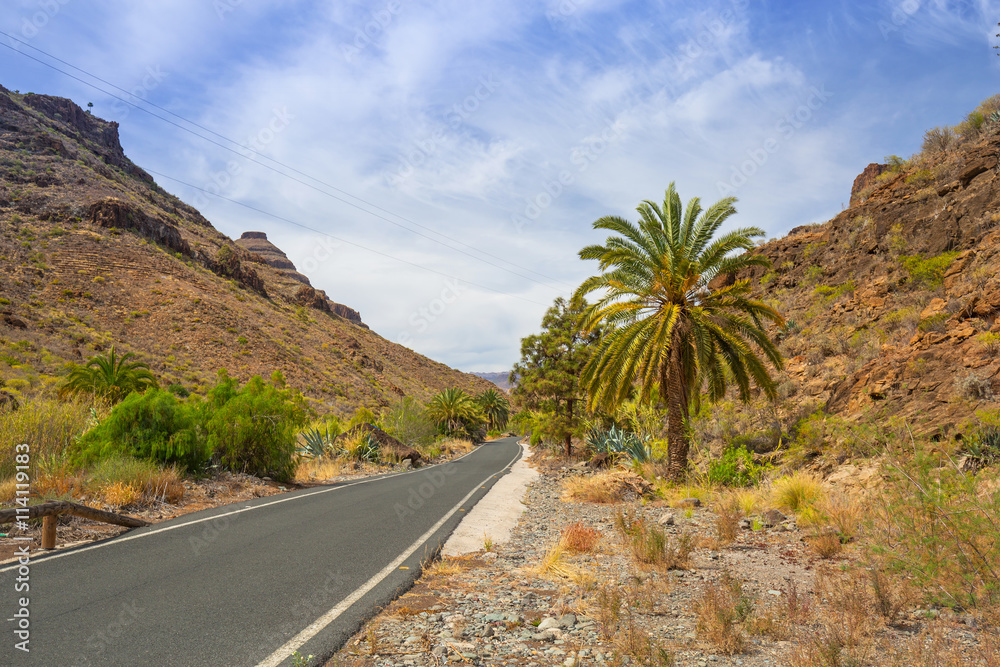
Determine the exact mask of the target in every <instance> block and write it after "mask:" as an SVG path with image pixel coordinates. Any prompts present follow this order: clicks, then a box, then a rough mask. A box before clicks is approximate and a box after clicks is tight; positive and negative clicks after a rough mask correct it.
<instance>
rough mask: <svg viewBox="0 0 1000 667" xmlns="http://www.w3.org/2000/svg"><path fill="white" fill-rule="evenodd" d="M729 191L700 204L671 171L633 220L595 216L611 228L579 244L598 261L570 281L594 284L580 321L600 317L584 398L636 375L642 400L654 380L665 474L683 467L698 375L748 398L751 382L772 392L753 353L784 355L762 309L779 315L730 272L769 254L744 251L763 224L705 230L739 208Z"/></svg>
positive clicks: (717, 389)
mask: <svg viewBox="0 0 1000 667" xmlns="http://www.w3.org/2000/svg"><path fill="white" fill-rule="evenodd" d="M735 202H736V199H735V198H733V197H726V198H724V199H720V200H719V201H718V202H716V203H715V204H713V205H712V206H711V207H709V208H708V209H707V210H704V211H703V210H702V208H701V204H700V202H699V200H698V199H697V198H694V199H692V200H690V201H689V202H688V205H687V208H683V207H682V204H681V200H680V196H679V195H678V194H677V191H676V189H675V187H674V184H673V183H671V184H670V187H668V188H667V191H666V195H665V197H664V201H663V205H662V207H661V206H659V205H657V204H656V203H654V202H651V201H648V200H647V201H644V202H643V203H641V204H640V205H639V206H638V208H637V210H638V212H639V216H640V220H639V222H638V224H633V223H631V222H629V221H628V220H625V219H624V218H620V217H616V216H606V217H603V218H600V219H599V220H597V221H596V222H594V228H595V229H607V230H609V231H611V232H614V235H613V236H609V237H608V238H607V240H606V241H605V243H604V245H592V246H588V247H586V248H584V249H583V250H581V251H580V257H581V258H582V259H595V260H597V261H598V262H599V263H600V270H601V273H600V274H599V275H596V276H592V277H590V278H588V279H587V280H585V281H584V282H583V284H582V285H581V286H580V287H579V289H577V292H576V296H575V298H583V297H585V296H586V295H588V294H591V293H592V292H595V291H596V292H600V299H599V300H598V301H597V302H596V303H594V305H593V306H592V307H591V308H589V309H588V311H587V313H586V317H585V320H584V328H585V329H588V330H592V329H594V328H596V327H598V326H603V327H605V332H604V338H603V340H602V341H601V343H600V344H599V345H598V346H597V348H596V349H595V351H594V354H593V356H592V357H591V358H590V360H589V361H588V363H587V365H586V366H585V367H584V369H583V373H582V377H581V382H582V384H583V386H584V387H585V388H586V389H587V392H588V394H589V396H590V405H591V407H593V408H600V409H609V411H610V410H611V409H614V408H615V407H616V406H618V405H619V404H621V403H622V401H624V400H625V399H626V398H628V396H629V394H630V393H631V392H632V391H633V387H635V386H637V388H638V390H639V394H640V400H648V398H649V397H650V395H651V393H652V390H653V388H654V387H658V388H659V392H660V397H661V398H665V399H666V403H667V443H668V446H667V449H668V459H669V468H668V470H669V474H670V476H671V477H672V478H673V479H680V478H681V477H682V476H683V475H684V473H685V471H686V469H687V460H688V446H689V440H690V433H689V430H688V416H689V414H690V410H691V408H692V406H694V407H695V408H696V407H697V403H698V401H699V399H700V397H701V389H702V387H703V386H705V387H706V390H707V395H708V398H709V399H710V400H718V399H719V398H722V397H723V396H724V395H725V393H726V390H727V388H728V386H729V385H730V384H735V385H736V387H737V388H738V389H739V394H740V398H741V399H742V400H744V401H748V400H749V399H750V389H751V382H752V383H754V384H756V385H757V386H758V387H760V388H761V389H762V390H763V391H764V393H765V394H766V395H767V396H768V397H769V398H772V399H773V398H774V397H775V395H776V391H775V384H774V381H773V380H772V379H771V376H770V374H769V373H768V370H767V367H766V366H765V364H764V362H763V361H762V360H761V356H763V357H765V358H766V359H767V360H768V361H770V362H771V364H772V365H773V366H774V367H775V368H777V369H780V368H781V367H782V365H783V360H782V358H781V353H780V352H779V351H778V349H777V347H776V346H775V345H774V343H773V342H772V341H771V339H770V338H769V337H768V335H767V333H766V332H765V331H764V324H763V321H764V320H769V321H771V322H773V323H775V324H777V325H779V326H784V319H783V318H782V317H781V315H780V314H779V313H778V312H777V311H775V310H774V309H773V308H771V307H770V306H767V305H766V304H764V303H761V302H759V301H755V300H753V299H751V298H750V289H751V288H750V282H749V280H747V279H741V280H735V279H734V276H735V275H736V274H737V273H738V272H740V271H742V270H744V269H746V268H748V267H751V266H764V267H767V266H770V262H769V261H768V260H767V258H765V257H763V256H761V255H754V254H751V253H750V252H749V251H750V250H752V249H753V248H754V243H753V238H754V237H758V236H763V234H764V232H763V230H761V229H759V228H756V227H745V228H738V229H734V230H732V231H729V232H727V233H725V234H722V235H721V236H719V237H718V238H714V237H715V235H716V232H718V230H719V228H720V227H721V226H722V224H723V223H724V222H725V221H726V219H728V218H729V217H730V216H731V215H733V214H734V213H735V212H736V209H735V207H734V204H735ZM716 279H718V280H716Z"/></svg>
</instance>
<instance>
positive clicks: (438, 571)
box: [423, 558, 464, 577]
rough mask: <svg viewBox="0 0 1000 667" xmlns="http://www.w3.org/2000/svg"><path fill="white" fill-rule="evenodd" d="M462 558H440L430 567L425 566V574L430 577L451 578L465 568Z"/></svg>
mask: <svg viewBox="0 0 1000 667" xmlns="http://www.w3.org/2000/svg"><path fill="white" fill-rule="evenodd" d="M462 560H463V559H461V558H439V559H438V560H435V561H434V562H433V563H431V564H430V565H425V566H424V568H423V573H424V575H426V576H429V577H451V576H454V575H456V574H458V573H459V572H461V571H462V570H463V569H464V568H463V565H462Z"/></svg>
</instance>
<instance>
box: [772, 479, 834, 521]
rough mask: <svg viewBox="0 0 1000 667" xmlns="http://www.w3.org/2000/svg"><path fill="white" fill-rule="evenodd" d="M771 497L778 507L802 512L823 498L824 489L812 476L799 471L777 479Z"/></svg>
mask: <svg viewBox="0 0 1000 667" xmlns="http://www.w3.org/2000/svg"><path fill="white" fill-rule="evenodd" d="M771 496H772V499H773V501H774V503H775V504H776V505H777V506H778V507H781V508H783V509H789V510H791V511H793V512H801V511H802V510H804V509H805V508H807V507H809V506H811V505H815V504H816V503H817V502H819V501H820V500H821V499H822V498H823V487H822V486H821V485H820V483H819V481H817V480H816V478H814V477H813V476H812V475H809V474H806V473H804V472H801V471H799V472H794V473H792V474H791V475H785V476H784V477H779V478H778V479H776V480H775V481H774V485H773V486H772V487H771Z"/></svg>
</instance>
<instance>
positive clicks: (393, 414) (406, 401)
mask: <svg viewBox="0 0 1000 667" xmlns="http://www.w3.org/2000/svg"><path fill="white" fill-rule="evenodd" d="M382 430H384V431H385V432H386V433H388V434H389V435H391V436H392V437H394V438H396V439H397V440H399V441H400V442H402V443H403V444H405V445H409V446H411V447H417V448H420V449H422V448H424V447H429V446H430V445H431V444H432V443H433V442H434V438H435V437H436V436H437V425H436V424H435V423H434V421H433V420H431V418H430V417H428V416H427V413H426V412H424V409H423V407H422V406H421V405H420V404H419V403H418V402H417V401H415V400H413V399H412V398H410V397H409V396H404V397H403V398H401V399H400V400H398V401H397V402H395V403H393V404H392V405H391V406H389V408H388V409H387V410H386V411H385V412H384V413H383V414H382Z"/></svg>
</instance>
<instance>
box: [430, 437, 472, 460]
mask: <svg viewBox="0 0 1000 667" xmlns="http://www.w3.org/2000/svg"><path fill="white" fill-rule="evenodd" d="M438 446H439V447H440V448H441V453H442V454H444V455H446V456H456V455H457V456H461V455H462V454H468V453H469V452H471V451H472V450H473V449H475V448H476V445H475V443H473V442H472V441H470V440H464V439H461V438H450V439H448V440H443V441H442V442H441V443H440V444H439V445H438Z"/></svg>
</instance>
